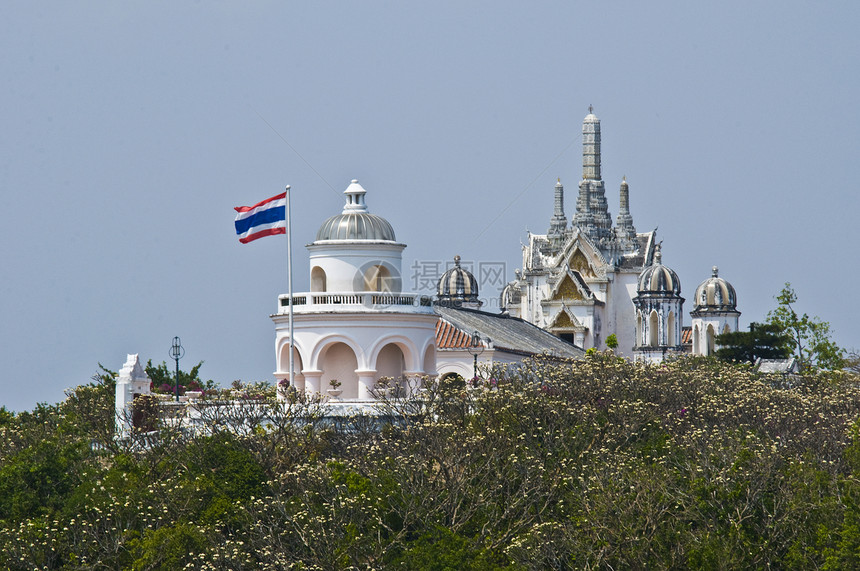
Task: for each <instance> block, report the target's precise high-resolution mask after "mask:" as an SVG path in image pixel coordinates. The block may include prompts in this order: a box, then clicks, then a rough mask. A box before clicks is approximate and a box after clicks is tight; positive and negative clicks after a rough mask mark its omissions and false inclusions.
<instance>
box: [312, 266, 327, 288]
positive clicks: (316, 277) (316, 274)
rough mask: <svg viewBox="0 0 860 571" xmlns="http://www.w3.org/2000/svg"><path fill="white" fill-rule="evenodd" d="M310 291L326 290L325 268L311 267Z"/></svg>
mask: <svg viewBox="0 0 860 571" xmlns="http://www.w3.org/2000/svg"><path fill="white" fill-rule="evenodd" d="M311 291H326V276H325V270H324V269H322V268H321V267H319V266H314V267H313V268H311Z"/></svg>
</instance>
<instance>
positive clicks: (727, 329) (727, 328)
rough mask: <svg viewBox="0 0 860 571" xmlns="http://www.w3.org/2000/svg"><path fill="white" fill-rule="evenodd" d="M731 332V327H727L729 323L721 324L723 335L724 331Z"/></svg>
mask: <svg viewBox="0 0 860 571" xmlns="http://www.w3.org/2000/svg"><path fill="white" fill-rule="evenodd" d="M731 332H732V328H731V327H729V324H728V323H726V324H725V325H724V326H723V335H725V334H726V333H731Z"/></svg>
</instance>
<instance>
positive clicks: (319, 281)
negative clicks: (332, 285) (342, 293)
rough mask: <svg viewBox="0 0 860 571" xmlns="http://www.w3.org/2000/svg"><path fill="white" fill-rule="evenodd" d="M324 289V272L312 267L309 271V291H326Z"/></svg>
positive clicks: (319, 268) (317, 267)
mask: <svg viewBox="0 0 860 571" xmlns="http://www.w3.org/2000/svg"><path fill="white" fill-rule="evenodd" d="M325 288H326V283H325V270H324V269H322V268H321V267H319V266H314V267H313V269H311V291H326V289H325ZM294 303H295V302H294Z"/></svg>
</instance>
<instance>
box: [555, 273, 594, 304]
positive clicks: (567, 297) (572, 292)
mask: <svg viewBox="0 0 860 571" xmlns="http://www.w3.org/2000/svg"><path fill="white" fill-rule="evenodd" d="M549 299H550V300H552V301H593V300H594V294H593V293H592V292H591V289H590V288H589V287H588V284H586V283H585V280H583V279H582V276H581V275H580V274H579V272H577V271H576V270H571V269H570V268H565V271H564V272H563V273H562V274H561V276H560V279H558V281H557V282H556V284H555V287H553V288H552V291H551V292H550V295H549Z"/></svg>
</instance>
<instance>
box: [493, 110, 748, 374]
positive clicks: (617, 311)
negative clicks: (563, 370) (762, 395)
mask: <svg viewBox="0 0 860 571" xmlns="http://www.w3.org/2000/svg"><path fill="white" fill-rule="evenodd" d="M600 139H601V133H600V120H599V119H598V118H597V117H596V116H595V115H594V113H593V112H592V109H591V108H589V113H588V115H587V116H586V117H585V120H584V121H583V124H582V145H583V147H582V179H581V180H580V182H579V194H578V196H577V200H576V212H575V213H574V216H573V218H572V219H571V220H570V223H568V219H567V217H566V216H565V214H564V187H563V186H562V184H561V181H559V182H558V183H557V184H556V185H555V197H554V198H555V200H554V208H553V213H552V216H551V217H550V224H549V229H548V230H547V233H546V234H531V233H529V235H528V243H527V244H526V245H524V246H523V252H522V253H523V267H522V269H521V270H517V272H516V279H514V280H513V281H511V282H510V283H509V284H508V285H507V286H506V287H505V289H504V290H503V292H502V296H501V306H502V307H503V308H505V309H506V310H507V311H509V312H510V313H511V315H515V316H518V317H522V318H523V319H525V320H526V321H529V322H531V323H533V324H535V325H537V326H539V327H541V328H544V329H546V330H548V331H549V332H551V333H553V334H555V335H557V336H559V337H561V338H562V339H566V340H568V341H571V342H573V343H574V344H576V345H578V346H580V347H584V348H586V349H587V348H590V347H596V348H598V349H604V348H606V345H605V343H606V338H607V337H608V336H609V335H612V334H614V335H615V336H616V338H617V340H618V348H617V350H616V352H617V353H619V354H620V355H625V356H628V357H631V358H636V359H640V360H645V361H659V360H662V359H663V358H665V357H667V356H670V355H672V354H677V353H680V352H682V351H684V350H685V349H686V347H685V344H684V339H683V338H684V333H685V327H684V324H683V302H684V299H683V298H682V297H681V283H680V280H679V279H678V276H677V274H675V272H674V271H672V270H671V269H670V268H668V267H666V266H664V265H663V264H662V259H661V254H660V245H659V244H658V243H657V241H656V230H653V231H651V232H645V233H639V232H637V231H636V228H635V226H634V225H633V217H632V215H631V214H630V187H629V185H628V183H627V180H626V178H625V179H622V181H621V185H620V189H619V214H618V217H617V218H616V222H615V226H613V225H612V218H611V216H610V214H609V208H608V205H607V201H606V191H605V187H604V182H603V179H602V175H601V153H600V142H601V141H600ZM715 277H716V276H715ZM721 283H722V284H724V285H725V288H723V289H726V288H727V291H729V290H730V292H731V300H730V302H727V303H722V299H723V298H722V297H720V298H719V299H720V301H719V302H718V304H717V305H716V306H714V305H708V303H710V302H707V301H705V302H701V300H700V299H699V297H700V296H699V292H698V290H697V295H696V300H695V303H696V309H695V310H694V312H693V314H692V315H693V318H694V327H697V329H696V331H698V333H696V331H694V332H693V337H694V338H695V339H698V341H694V343H693V352H694V353H697V354H711V353H713V349H714V341H713V339H714V335H715V334H719V333H723V332H725V331H728V330H731V331H736V330H737V327H738V321H737V316H738V315H739V313H738V312H737V309H736V299H735V295H734V289H733V288H731V285H730V284H728V282H725V280H722V281H721ZM703 285H704V284H703ZM701 287H702V286H700V288H701ZM709 287H711V286H709ZM720 287H723V286H720ZM720 287H718V288H717V289H720ZM712 290H713V287H712V288H711V290H709V291H712ZM720 291H723V290H720ZM725 297H726V299H728V294H726V296H725ZM708 335H711V337H710V338H708V337H707V336H708ZM708 339H710V341H708Z"/></svg>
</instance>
